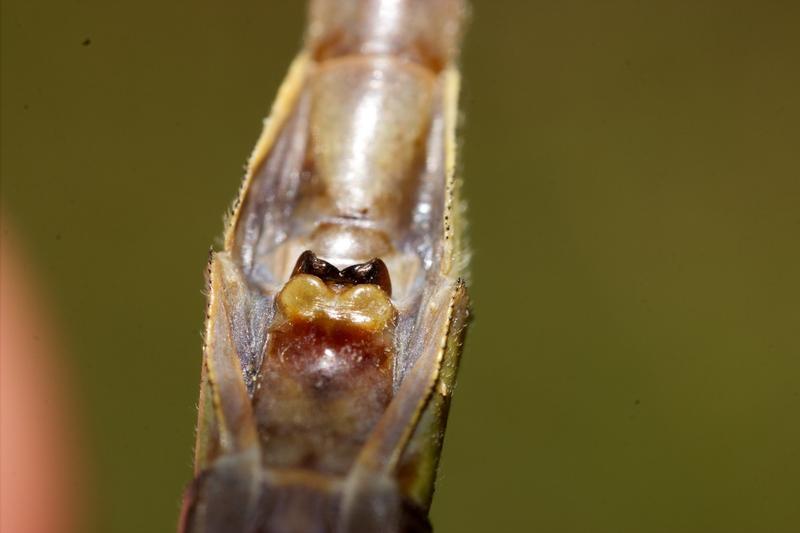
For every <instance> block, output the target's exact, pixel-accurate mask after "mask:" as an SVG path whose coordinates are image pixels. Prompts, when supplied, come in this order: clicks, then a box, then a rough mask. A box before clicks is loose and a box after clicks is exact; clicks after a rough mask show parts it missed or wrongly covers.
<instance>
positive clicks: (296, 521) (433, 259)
mask: <svg viewBox="0 0 800 533" xmlns="http://www.w3.org/2000/svg"><path fill="white" fill-rule="evenodd" d="M464 10H465V7H464V5H463V3H462V0H315V1H312V3H311V8H310V17H309V18H310V21H309V26H308V31H307V37H306V44H305V48H304V51H303V52H302V53H301V54H300V55H299V56H298V58H297V59H296V60H295V62H294V63H293V65H292V68H291V70H290V72H289V74H288V76H287V79H286V81H285V82H284V84H283V86H282V87H281V89H280V92H279V94H278V98H277V100H276V103H275V105H274V107H273V110H272V114H271V116H270V118H269V119H268V121H267V122H266V123H265V128H264V132H263V133H262V136H261V138H260V139H259V142H258V144H257V145H256V149H255V151H254V153H253V155H252V157H251V160H250V162H249V165H248V172H247V175H246V176H245V181H244V185H243V187H242V190H241V193H240V197H239V200H238V201H237V203H236V205H235V206H234V212H233V215H232V217H231V219H230V222H229V226H228V229H227V231H226V235H225V245H224V249H223V250H222V251H219V252H216V253H214V254H212V257H211V260H210V262H209V271H208V278H209V303H208V319H207V323H206V335H205V346H204V354H203V372H202V378H201V392H200V413H199V420H198V435H197V445H196V452H195V471H196V477H195V480H194V481H193V482H192V484H191V485H190V487H189V488H188V489H187V492H186V495H185V498H184V511H183V514H182V518H181V525H180V530H181V531H182V532H187V533H188V532H192V533H200V532H203V533H222V532H230V533H240V532H241V533H244V532H247V533H256V532H260V533H267V532H269V533H295V532H296V533H300V532H320V533H322V532H336V533H352V532H362V531H363V532H371V531H376V532H377V531H380V532H388V533H392V532H401V531H429V530H430V524H429V523H428V520H427V509H428V507H429V505H430V499H431V496H432V492H433V482H434V478H435V471H436V466H437V462H438V457H439V453H440V449H441V443H442V438H443V435H444V427H445V422H446V418H447V408H448V405H449V398H450V394H451V391H452V387H453V385H454V381H455V373H456V369H457V364H458V357H459V355H460V351H461V342H462V338H463V334H464V331H465V327H466V321H467V315H468V307H467V298H466V293H465V287H464V282H463V281H462V279H461V278H462V276H463V274H464V272H463V270H464V269H465V266H466V259H465V257H464V256H465V251H464V249H463V245H462V225H463V222H462V209H461V203H460V201H459V197H458V181H457V180H456V178H455V126H456V124H455V123H456V113H457V95H458V86H459V77H458V72H457V69H456V67H455V60H456V56H457V52H458V47H459V41H460V36H461V28H462V22H463V19H464Z"/></svg>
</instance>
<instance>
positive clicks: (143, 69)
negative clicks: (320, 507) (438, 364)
mask: <svg viewBox="0 0 800 533" xmlns="http://www.w3.org/2000/svg"><path fill="white" fill-rule="evenodd" d="M601 4H602V5H601ZM303 16H304V6H303V3H302V2H288V1H284V2H276V1H265V0H261V1H242V2H236V3H233V2H232V3H228V4H224V3H218V2H210V1H194V2H187V1H176V2H155V1H151V0H140V1H136V2H113V1H108V0H105V1H99V0H82V1H62V2H42V1H31V0H2V207H3V212H4V213H5V215H6V217H7V218H8V219H9V221H10V222H11V224H12V225H13V226H14V229H15V231H16V233H17V234H18V237H20V240H22V242H23V244H24V247H25V249H26V251H27V253H28V256H29V259H30V260H31V262H32V263H33V264H34V267H35V268H36V270H37V271H38V272H39V273H40V275H41V276H40V277H41V284H42V285H43V287H44V289H43V290H44V291H45V292H46V293H47V294H49V295H50V297H51V304H52V306H53V308H54V311H53V312H54V314H55V315H56V317H57V318H58V321H59V326H60V329H61V331H62V332H63V333H64V336H65V337H66V339H67V346H66V350H65V351H66V355H65V358H66V364H67V366H68V369H69V377H70V379H71V380H72V383H71V385H72V390H73V391H74V393H75V395H76V396H77V402H78V404H79V405H80V406H81V407H82V409H81V412H80V413H79V416H80V419H81V420H82V421H83V424H84V425H85V427H86V436H85V445H86V446H85V450H84V452H85V457H86V459H87V462H88V464H89V465H90V467H91V468H90V472H89V475H90V480H91V484H90V486H91V487H92V489H91V496H92V498H93V500H92V501H91V503H90V509H89V515H90V518H91V520H90V522H91V531H94V532H120V533H126V532H130V533H134V532H136V533H141V532H149V531H153V532H155V531H166V532H169V531H173V529H174V524H175V521H176V517H177V514H178V509H179V501H180V493H181V490H182V487H183V485H184V483H186V482H187V481H188V480H189V478H190V476H191V458H192V455H191V454H192V445H193V431H194V423H195V402H196V395H197V383H198V374H199V365H200V346H201V338H200V333H201V327H202V321H203V306H204V299H203V295H202V290H203V270H204V266H205V261H206V254H207V251H208V247H209V245H211V244H212V243H218V240H217V238H218V236H219V235H220V233H221V230H222V215H223V213H224V212H225V210H226V208H227V207H228V205H229V203H230V202H231V201H232V199H233V197H234V195H235V193H236V190H237V187H238V184H239V180H240V177H241V175H242V168H243V164H244V162H245V160H246V158H247V156H248V154H249V151H250V149H251V147H252V145H253V144H254V142H255V140H256V137H257V135H258V133H259V131H260V127H261V120H262V118H263V116H264V114H265V112H266V110H267V109H268V107H269V105H270V103H271V101H272V98H273V96H274V94H275V91H276V88H277V86H278V84H279V82H280V80H281V79H282V77H283V75H284V73H285V71H286V67H287V66H288V64H289V61H290V59H291V58H292V56H293V55H294V53H295V51H296V50H297V48H298V46H299V44H300V35H301V31H302V28H303ZM798 22H800V5H799V4H798V3H796V2H755V1H751V2H744V1H721V0H719V1H715V2H707V1H705V2H704V1H695V2H675V1H666V0H659V1H650V2H640V1H632V0H630V1H614V2H595V1H588V0H587V1H572V2H568V1H564V2H544V1H542V2H539V1H528V2H523V1H518V2H512V1H507V2H500V1H494V2H491V1H488V0H485V1H475V2H474V14H473V20H472V24H471V26H470V31H469V35H468V39H467V43H466V48H465V52H464V61H463V67H464V73H465V91H464V98H463V105H462V107H463V110H464V112H465V122H464V128H463V133H464V143H463V148H464V150H463V157H462V159H463V163H464V165H463V168H464V176H465V179H466V193H467V197H468V199H469V202H470V222H471V231H470V233H471V239H472V243H473V247H474V259H473V269H472V271H473V286H472V294H473V297H474V304H475V311H476V317H477V318H476V320H475V322H474V324H473V327H472V330H471V332H470V335H469V338H468V345H467V349H466V353H465V356H464V360H463V366H462V372H461V375H460V383H459V386H458V388H457V391H456V395H455V402H454V407H453V410H452V414H451V423H450V428H449V432H448V436H447V440H446V446H445V453H444V459H443V464H442V470H441V476H440V482H439V485H438V493H437V498H436V500H435V504H434V509H433V522H434V524H435V525H436V526H437V531H439V532H440V533H451V532H488V531H501V532H505V531H542V532H551V533H554V532H616V533H622V532H632V533H633V532H725V533H732V532H775V533H783V532H789V531H797V529H796V528H797V527H798V524H800V505H798V501H800V500H798V498H800V496H799V495H800V426H799V425H798V412H800V334H799V333H798V330H800V279H798V271H799V270H800V238H798V235H799V234H800V155H798V148H799V147H800V105H799V104H798V95H800V69H799V68H798V65H800V32H798ZM9 533H10V532H9Z"/></svg>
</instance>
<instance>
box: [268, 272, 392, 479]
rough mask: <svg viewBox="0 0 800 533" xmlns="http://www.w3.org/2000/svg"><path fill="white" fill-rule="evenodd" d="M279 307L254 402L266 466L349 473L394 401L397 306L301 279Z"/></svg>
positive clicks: (368, 292) (372, 288)
mask: <svg viewBox="0 0 800 533" xmlns="http://www.w3.org/2000/svg"><path fill="white" fill-rule="evenodd" d="M276 307H277V313H278V316H276V318H275V321H274V323H273V324H274V325H273V326H272V328H271V329H270V332H269V340H268V343H267V350H266V353H265V356H264V360H263V363H262V366H261V373H260V376H259V381H258V385H257V389H256V392H255V397H254V408H255V415H256V419H257V421H258V428H259V435H260V439H261V444H262V446H261V449H262V457H263V461H264V465H265V466H268V467H273V468H275V467H277V468H303V469H309V470H314V471H317V472H320V473H329V474H343V473H346V472H347V471H348V469H349V467H350V466H351V464H352V462H353V460H354V459H355V456H356V454H357V453H358V451H359V450H360V448H361V446H362V445H363V443H364V441H365V440H366V438H367V436H368V434H369V433H370V431H371V430H372V428H373V427H374V425H375V423H376V422H377V420H378V418H380V416H381V414H382V413H383V412H384V410H385V409H386V406H387V405H388V403H389V401H390V400H391V397H392V376H393V370H394V338H393V337H394V328H395V323H396V311H395V309H394V306H393V305H392V303H391V301H390V299H389V296H388V294H386V292H385V291H384V290H383V289H381V288H380V287H379V286H377V285H373V284H357V285H345V284H338V283H331V284H328V283H326V282H325V281H323V280H322V279H320V278H319V277H317V276H314V275H310V274H302V273H301V274H297V275H295V276H293V277H292V278H291V279H290V280H289V282H288V283H287V284H286V286H285V287H284V288H283V290H282V291H281V292H280V294H279V295H278V297H277V299H276Z"/></svg>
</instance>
